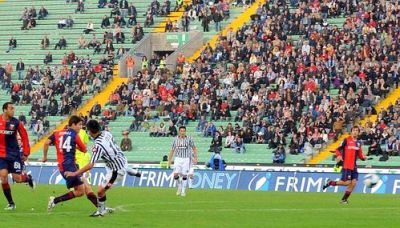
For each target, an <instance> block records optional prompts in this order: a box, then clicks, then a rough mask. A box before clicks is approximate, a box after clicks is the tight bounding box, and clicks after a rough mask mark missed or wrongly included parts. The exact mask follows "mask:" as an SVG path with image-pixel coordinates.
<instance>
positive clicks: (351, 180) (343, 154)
mask: <svg viewBox="0 0 400 228" xmlns="http://www.w3.org/2000/svg"><path fill="white" fill-rule="evenodd" d="M359 134H360V129H359V128H358V127H357V126H354V127H353V128H352V129H351V136H349V137H347V138H346V139H345V140H343V142H342V144H341V145H340V146H339V148H338V149H337V150H336V162H340V161H343V169H342V178H341V179H340V180H339V181H333V180H329V179H328V181H327V182H326V184H325V185H324V186H323V187H322V190H325V189H326V188H328V187H329V186H337V185H338V186H347V189H346V191H345V193H344V195H343V197H342V201H341V203H343V204H348V203H349V201H348V198H349V197H350V194H351V193H352V191H353V189H354V188H355V187H356V185H357V179H358V172H357V165H356V161H357V157H358V158H359V159H361V160H363V161H364V160H366V159H367V157H366V155H364V154H363V152H362V145H361V142H360V141H359V140H357V138H358V135H359Z"/></svg>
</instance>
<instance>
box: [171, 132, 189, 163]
mask: <svg viewBox="0 0 400 228" xmlns="http://www.w3.org/2000/svg"><path fill="white" fill-rule="evenodd" d="M193 147H195V145H194V141H193V139H192V137H190V136H186V137H184V138H181V137H180V136H176V137H175V138H174V141H173V142H172V150H173V151H174V153H175V156H176V157H178V158H191V157H192V153H193Z"/></svg>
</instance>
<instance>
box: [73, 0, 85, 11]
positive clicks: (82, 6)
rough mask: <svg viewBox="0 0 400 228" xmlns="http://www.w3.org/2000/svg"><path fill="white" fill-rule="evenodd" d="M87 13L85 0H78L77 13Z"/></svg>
mask: <svg viewBox="0 0 400 228" xmlns="http://www.w3.org/2000/svg"><path fill="white" fill-rule="evenodd" d="M84 11H85V2H84V0H78V5H77V8H76V10H75V13H78V12H80V13H83V12H84Z"/></svg>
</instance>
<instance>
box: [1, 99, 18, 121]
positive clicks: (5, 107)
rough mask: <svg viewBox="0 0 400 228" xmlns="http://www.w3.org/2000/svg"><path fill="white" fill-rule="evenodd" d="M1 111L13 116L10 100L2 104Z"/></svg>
mask: <svg viewBox="0 0 400 228" xmlns="http://www.w3.org/2000/svg"><path fill="white" fill-rule="evenodd" d="M3 113H4V114H5V115H6V116H7V117H8V118H12V117H14V113H15V107H14V104H13V103H12V102H6V103H4V104H3Z"/></svg>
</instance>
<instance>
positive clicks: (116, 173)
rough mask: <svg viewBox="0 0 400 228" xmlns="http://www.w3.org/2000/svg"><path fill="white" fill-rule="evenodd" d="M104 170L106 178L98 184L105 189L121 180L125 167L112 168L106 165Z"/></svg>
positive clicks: (124, 173)
mask: <svg viewBox="0 0 400 228" xmlns="http://www.w3.org/2000/svg"><path fill="white" fill-rule="evenodd" d="M106 170H107V174H106V178H105V179H104V180H103V181H102V182H101V183H100V186H101V187H103V188H106V189H109V188H111V186H113V185H116V184H117V183H118V182H120V181H123V180H124V177H125V175H126V170H125V169H120V170H112V169H109V168H107V167H106Z"/></svg>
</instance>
